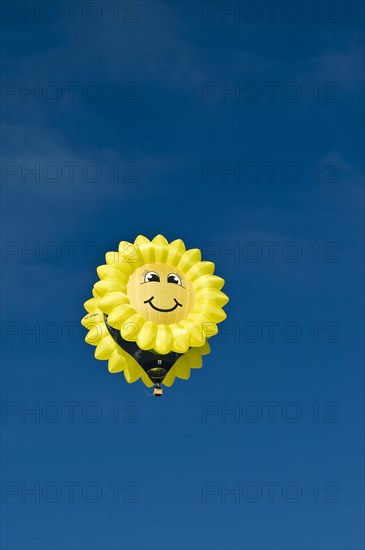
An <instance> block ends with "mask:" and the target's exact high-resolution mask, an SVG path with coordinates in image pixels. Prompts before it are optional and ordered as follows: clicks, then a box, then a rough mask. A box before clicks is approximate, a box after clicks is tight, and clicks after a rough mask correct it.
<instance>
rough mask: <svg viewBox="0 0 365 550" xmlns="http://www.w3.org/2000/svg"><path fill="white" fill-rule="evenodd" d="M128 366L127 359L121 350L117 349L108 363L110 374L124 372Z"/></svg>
mask: <svg viewBox="0 0 365 550" xmlns="http://www.w3.org/2000/svg"><path fill="white" fill-rule="evenodd" d="M126 365H127V361H126V358H125V357H124V355H123V353H121V351H120V350H119V348H116V349H115V350H114V351H113V353H112V354H111V356H110V358H109V362H108V369H109V372H112V373H115V372H122V371H123V370H124V369H125V367H126Z"/></svg>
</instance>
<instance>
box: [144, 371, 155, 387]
mask: <svg viewBox="0 0 365 550" xmlns="http://www.w3.org/2000/svg"><path fill="white" fill-rule="evenodd" d="M141 380H142V382H143V383H144V385H145V386H147V387H148V388H151V387H152V386H153V385H154V384H153V382H152V380H150V379H149V378H148V376H147V373H146V372H145V371H144V370H143V369H141Z"/></svg>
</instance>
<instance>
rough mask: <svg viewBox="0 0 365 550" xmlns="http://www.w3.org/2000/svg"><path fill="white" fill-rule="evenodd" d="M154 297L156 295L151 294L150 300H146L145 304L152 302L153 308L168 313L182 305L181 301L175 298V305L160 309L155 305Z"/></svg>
mask: <svg viewBox="0 0 365 550" xmlns="http://www.w3.org/2000/svg"><path fill="white" fill-rule="evenodd" d="M153 299H154V296H151V298H150V299H149V300H145V301H144V302H143V303H144V304H150V306H151V307H152V309H155V310H156V311H163V312H164V313H168V312H169V311H174V309H176V308H177V307H178V306H180V307H182V304H179V302H178V301H177V300H176V298H174V302H175V305H174V306H173V307H170V309H160V308H159V307H156V306H154V305H153V303H152V300H153Z"/></svg>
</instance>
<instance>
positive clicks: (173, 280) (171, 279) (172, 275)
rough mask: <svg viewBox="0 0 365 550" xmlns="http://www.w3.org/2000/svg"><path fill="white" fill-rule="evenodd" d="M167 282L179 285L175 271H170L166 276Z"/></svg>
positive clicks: (179, 280) (179, 281) (178, 278)
mask: <svg viewBox="0 0 365 550" xmlns="http://www.w3.org/2000/svg"><path fill="white" fill-rule="evenodd" d="M167 282H168V283H174V284H175V285H180V286H181V279H180V277H179V276H178V275H176V273H170V275H168V276H167Z"/></svg>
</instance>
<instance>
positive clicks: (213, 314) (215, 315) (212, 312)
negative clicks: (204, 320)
mask: <svg viewBox="0 0 365 550" xmlns="http://www.w3.org/2000/svg"><path fill="white" fill-rule="evenodd" d="M193 313H198V314H200V315H204V316H208V318H209V319H210V320H211V321H213V322H214V323H220V322H222V321H224V319H226V317H227V315H226V314H225V313H224V311H223V309H222V308H220V307H219V306H216V305H215V304H211V303H205V304H195V306H194V311H193Z"/></svg>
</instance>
